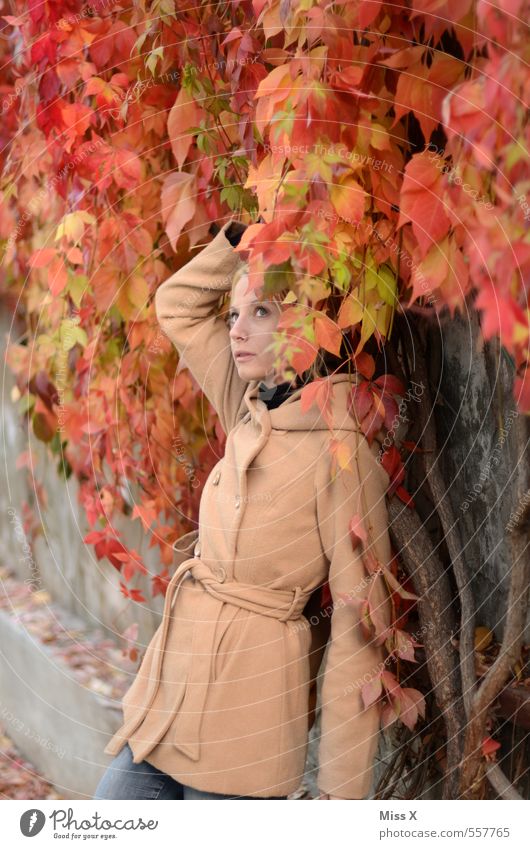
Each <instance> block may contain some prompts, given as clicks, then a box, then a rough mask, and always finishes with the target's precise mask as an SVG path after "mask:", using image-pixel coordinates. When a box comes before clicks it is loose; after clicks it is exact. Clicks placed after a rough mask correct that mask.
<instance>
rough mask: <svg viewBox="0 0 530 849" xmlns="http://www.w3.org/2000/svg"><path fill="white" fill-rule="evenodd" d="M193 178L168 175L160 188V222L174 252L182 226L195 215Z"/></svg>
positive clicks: (181, 174) (179, 174) (183, 175)
mask: <svg viewBox="0 0 530 849" xmlns="http://www.w3.org/2000/svg"><path fill="white" fill-rule="evenodd" d="M195 197H196V192H195V178H194V176H193V174H184V173H180V172H176V173H174V174H169V176H168V177H166V179H165V180H164V184H163V186H162V195H161V200H162V221H163V222H164V227H165V228H166V233H167V237H168V239H169V241H170V244H171V247H172V248H173V250H174V251H175V252H176V250H177V241H178V238H179V236H180V234H181V233H182V230H183V228H184V226H185V225H186V224H187V223H188V222H189V221H191V219H192V218H193V216H194V215H195V207H196V200H195Z"/></svg>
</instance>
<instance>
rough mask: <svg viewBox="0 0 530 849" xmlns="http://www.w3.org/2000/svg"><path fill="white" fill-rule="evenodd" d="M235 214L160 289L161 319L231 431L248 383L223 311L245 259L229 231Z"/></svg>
mask: <svg viewBox="0 0 530 849" xmlns="http://www.w3.org/2000/svg"><path fill="white" fill-rule="evenodd" d="M232 220H233V219H230V221H227V222H226V224H225V225H224V226H223V227H222V228H221V230H219V232H218V233H217V235H216V236H215V238H214V239H212V241H211V242H209V243H208V244H207V245H206V247H205V248H203V250H202V251H200V252H199V253H198V254H197V255H196V256H194V257H193V258H192V259H191V260H190V261H189V262H188V263H186V265H183V266H182V268H179V270H178V271H176V272H175V273H174V274H173V275H172V276H171V277H169V278H168V280H166V281H165V282H164V283H162V285H161V286H159V287H158V289H157V291H156V294H155V312H156V317H157V320H158V323H159V325H160V327H161V329H162V330H163V332H164V333H165V334H166V336H167V337H168V338H169V339H170V340H171V342H172V343H173V344H174V345H175V347H176V348H177V350H178V352H179V357H180V358H181V361H183V365H185V366H187V367H188V368H189V370H190V372H191V373H192V375H193V377H194V378H195V380H196V381H197V383H198V384H199V386H200V387H201V389H202V391H203V392H204V394H205V395H206V397H207V398H208V400H209V401H210V402H211V404H212V406H213V407H214V409H215V411H216V413H217V415H218V416H219V421H220V422H221V426H222V428H223V430H224V432H225V434H228V432H229V430H231V428H232V426H233V425H234V423H235V420H236V416H237V412H238V410H239V407H240V405H241V402H242V400H243V395H244V393H245V390H246V389H247V387H248V383H247V382H246V381H243V380H241V378H240V377H239V374H238V372H237V368H236V365H235V362H234V358H233V356H232V351H231V348H230V336H229V330H228V327H227V325H226V324H225V321H224V318H223V317H222V316H220V315H219V314H218V307H219V300H220V297H221V295H222V294H223V293H224V292H228V291H230V289H231V286H232V279H233V277H234V274H235V272H236V270H237V269H238V268H239V266H240V265H242V264H243V260H242V259H241V257H240V256H239V254H237V253H236V252H235V251H234V249H233V247H232V245H231V244H230V242H229V241H228V238H227V236H226V235H225V231H226V230H227V229H228V227H229V226H230V224H231V223H232Z"/></svg>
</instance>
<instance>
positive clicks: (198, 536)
mask: <svg viewBox="0 0 530 849" xmlns="http://www.w3.org/2000/svg"><path fill="white" fill-rule="evenodd" d="M242 229H244V226H243V225H240V224H238V223H237V222H235V221H233V220H230V221H229V222H227V223H226V224H225V225H224V226H223V227H222V229H221V230H220V231H219V232H218V233H217V235H216V236H215V238H214V239H213V240H212V241H211V242H210V243H209V244H208V245H207V246H206V247H205V248H204V249H203V250H202V251H201V252H200V253H199V254H197V255H196V256H194V257H193V259H192V260H191V261H190V262H188V263H187V264H186V265H185V266H183V267H182V268H181V269H179V270H178V271H177V272H176V273H175V274H173V275H172V276H171V277H170V278H169V279H168V280H167V281H166V282H165V283H163V284H162V285H161V286H160V287H159V289H158V291H157V293H156V299H155V306H156V314H157V318H158V321H159V323H160V325H161V327H162V329H163V330H164V332H165V333H166V334H167V336H168V337H169V338H170V339H171V341H172V342H173V344H174V345H175V346H176V348H177V349H178V351H179V355H180V358H181V359H182V360H183V363H184V364H185V365H186V366H187V367H188V368H189V369H190V371H191V373H192V374H193V375H194V377H195V378H196V380H197V381H198V383H199V384H200V386H201V388H202V390H203V392H204V394H205V395H206V397H207V398H208V399H209V401H210V402H211V403H212V405H213V407H214V408H215V410H216V412H217V414H218V417H219V420H220V423H221V425H222V427H223V430H224V432H225V433H226V434H227V439H226V446H225V453H224V456H223V458H222V459H221V460H219V462H218V463H217V464H216V465H215V466H214V468H213V469H212V471H211V473H210V475H209V477H208V479H207V481H206V483H205V485H204V489H203V492H202V496H201V502H200V508H199V526H198V529H197V531H193V532H191V533H190V534H186V535H185V536H184V537H183V538H181V540H179V541H178V544H177V549H178V550H179V551H180V554H181V556H182V557H183V558H184V559H182V560H181V562H180V564H179V566H178V568H177V570H176V572H175V573H174V575H173V576H172V578H171V581H170V583H169V585H168V589H167V592H166V598H165V606H164V613H163V617H162V622H161V624H160V627H159V628H158V630H157V631H156V633H155V635H154V636H153V639H152V640H151V642H150V644H149V646H148V647H147V650H146V652H145V655H144V658H143V660H142V664H141V665H140V668H139V670H138V672H137V675H136V678H135V680H134V681H133V683H132V685H131V687H130V688H129V690H128V691H127V692H126V693H125V696H124V698H123V703H122V704H123V713H124V723H123V725H122V726H121V727H120V728H119V729H118V731H117V732H116V733H115V735H114V736H113V738H112V739H111V741H110V743H109V744H108V745H107V746H106V748H105V752H107V753H108V754H113V755H117V754H118V752H120V754H119V755H118V757H117V758H116V759H115V761H113V762H112V763H111V765H110V767H109V768H108V770H107V772H106V773H105V775H104V776H103V778H102V780H101V782H100V785H98V788H97V791H96V797H95V798H138V797H137V796H130V795H129V796H128V797H127V796H125V795H107V794H114V793H120V794H123V793H124V792H125V790H126V789H128V788H125V787H124V782H125V783H126V782H127V780H128V779H127V776H129V777H130V778H131V780H133V781H134V782H136V784H135V786H136V787H138V775H137V773H138V772H141V776H142V777H143V778H142V781H140V782H139V783H140V784H141V785H142V786H144V785H145V783H146V782H147V784H149V782H150V781H151V778H152V777H153V778H154V779H156V781H158V789H159V790H160V792H168V793H170V794H174V795H169V796H166V797H165V798H191V797H193V798H261V799H266V798H269V799H271V798H272V799H277V798H286V797H287V796H288V795H289V794H291V793H293V792H294V791H295V790H296V789H297V788H298V787H299V784H300V782H301V780H302V777H303V774H304V766H305V761H306V754H307V744H308V732H309V730H310V728H311V726H312V723H313V719H314V701H315V689H316V682H317V680H318V679H317V674H318V671H319V666H320V663H321V660H322V657H323V654H324V649H325V648H326V639H327V636H328V634H329V632H330V640H329V641H328V648H327V655H326V660H325V667H324V671H323V674H322V676H321V705H322V713H321V734H320V741H319V768H318V775H317V785H318V788H319V792H320V796H319V798H321V799H328V798H329V799H335V798H336V799H362V798H365V797H366V795H367V793H368V792H369V790H370V786H371V778H372V770H373V760H374V756H375V752H376V746H377V739H378V730H379V719H380V714H379V708H378V706H377V705H372V706H370V707H369V708H368V709H363V704H362V700H361V687H362V685H363V684H364V683H365V682H366V680H368V679H367V674H368V676H369V675H373V674H374V673H376V672H377V670H378V669H379V668H380V665H381V663H382V662H383V659H384V655H383V651H382V648H381V647H380V646H376V645H374V643H373V642H369V641H368V640H366V638H365V637H364V636H363V634H362V632H361V629H360V623H359V606H358V605H356V604H355V601H356V600H357V599H359V598H365V597H366V596H367V595H368V593H369V592H370V601H371V603H372V604H373V605H375V606H376V607H377V608H378V613H379V615H380V616H381V618H382V619H383V621H386V622H387V623H388V622H389V621H390V604H389V600H388V598H387V597H386V594H385V593H384V590H383V589H382V581H381V580H377V581H374V582H372V581H371V580H370V577H369V576H368V575H367V572H366V570H365V567H364V565H363V560H362V558H361V551H360V549H359V548H356V549H354V548H353V546H352V538H351V536H350V528H349V523H350V520H351V518H352V517H353V516H354V515H355V514H358V515H359V516H361V517H362V518H363V521H364V524H365V528H368V526H370V530H371V539H372V541H373V543H372V544H373V551H374V553H375V554H376V556H377V557H378V558H379V560H380V561H382V562H383V563H385V564H386V563H388V562H389V560H390V557H391V552H390V540H389V536H388V527H387V511H386V505H385V497H384V495H385V490H386V488H387V486H388V476H387V474H386V472H385V471H384V469H383V467H382V466H381V465H380V463H379V462H378V461H377V458H376V456H377V445H376V443H375V442H374V444H373V445H372V447H370V446H369V445H368V442H367V441H366V439H365V438H364V436H363V435H362V434H361V433H360V431H359V430H358V428H357V427H356V426H355V423H354V421H353V419H352V417H351V415H350V413H349V411H348V395H349V391H350V381H349V377H348V375H347V374H345V373H343V372H336V373H334V374H331V375H330V377H329V378H328V381H329V382H328V389H329V393H330V398H331V420H328V419H329V417H328V416H326V415H323V414H322V413H321V410H320V408H319V407H317V406H316V405H313V406H311V407H310V408H309V409H308V410H305V411H302V407H301V401H300V397H301V392H302V387H303V383H304V381H307V380H311V379H312V378H313V375H312V374H309V375H307V374H306V375H304V378H303V379H302V380H297V381H281V378H279V377H278V375H277V374H275V372H274V369H273V367H272V363H273V360H274V354H273V353H272V351H270V350H269V347H270V343H271V342H272V340H273V334H274V331H275V330H276V328H277V326H278V320H279V317H280V314H281V311H282V309H283V308H284V307H283V305H282V304H281V303H280V302H279V296H276V299H268V300H263V299H262V300H260V301H259V302H258V301H257V298H256V293H254V292H250V293H249V292H247V288H248V275H247V274H246V264H245V263H244V262H243V261H242V259H241V257H240V256H239V254H238V253H237V252H236V251H234V249H233V248H234V246H235V245H236V244H237V241H238V239H239V238H240V236H241V231H242ZM230 290H231V300H230V310H229V314H228V322H226V321H225V319H223V317H222V316H221V315H219V311H218V306H219V298H220V296H221V295H222V294H224V293H225V292H229V291H230ZM325 370H326V369H324V371H325ZM279 381H281V382H280V385H277V384H278V382H279ZM275 387H276V389H275ZM330 425H332V426H333V434H331V432H330ZM330 435H333V437H334V438H335V439H336V440H338V441H340V442H342V443H344V445H345V446H346V447H347V450H348V451H349V455H350V457H351V462H350V466H351V471H350V470H348V469H340V468H339V469H335V467H334V464H333V463H332V457H331V453H330V451H329V440H330ZM192 549H193V552H192ZM326 581H329V587H330V592H331V596H332V605H330V606H329V608H328V609H326V610H324V611H321V616H313V615H310V613H311V611H312V610H314V609H315V598H317V601H318V594H319V593H320V590H321V587H322V585H323V584H324V583H325V582H326ZM350 601H351V603H350ZM317 606H318V605H317ZM304 614H305V615H304ZM330 617H331V625H330V627H329V618H330ZM315 619H316V622H315ZM120 750H121V751H120ZM121 769H124V770H125V773H124V774H121V772H120V770H121ZM110 775H112V776H113V778H112V779H111V778H109V776H110ZM143 779H145V782H144V781H143ZM162 787H163V788H164V789H161V788H162ZM183 788H184V789H183ZM134 792H139V791H134ZM187 793H189V794H195V795H193V796H191V795H188V796H187V795H186V794H187ZM156 798H162V797H160V796H157V797H156Z"/></svg>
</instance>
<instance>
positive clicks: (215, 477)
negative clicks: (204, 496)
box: [212, 472, 221, 486]
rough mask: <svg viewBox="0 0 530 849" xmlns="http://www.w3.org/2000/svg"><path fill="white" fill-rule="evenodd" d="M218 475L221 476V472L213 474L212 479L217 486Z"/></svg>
mask: <svg viewBox="0 0 530 849" xmlns="http://www.w3.org/2000/svg"><path fill="white" fill-rule="evenodd" d="M220 477H221V472H216V473H215V475H214V478H213V481H212V483H213V485H214V486H217V484H218V483H219V479H220Z"/></svg>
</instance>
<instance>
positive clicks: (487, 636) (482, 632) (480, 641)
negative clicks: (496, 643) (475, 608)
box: [475, 625, 493, 651]
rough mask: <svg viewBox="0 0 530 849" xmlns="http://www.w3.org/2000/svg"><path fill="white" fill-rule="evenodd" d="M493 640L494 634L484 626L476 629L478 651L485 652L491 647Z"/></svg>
mask: <svg viewBox="0 0 530 849" xmlns="http://www.w3.org/2000/svg"><path fill="white" fill-rule="evenodd" d="M492 639H493V633H492V632H491V631H490V629H489V628H486V627H485V626H484V625H479V626H478V627H477V628H475V648H476V649H477V651H484V649H487V648H488V646H489V645H490V643H491V641H492Z"/></svg>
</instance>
